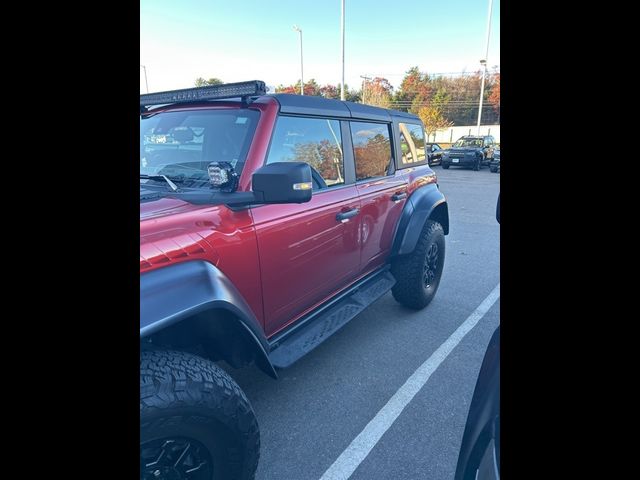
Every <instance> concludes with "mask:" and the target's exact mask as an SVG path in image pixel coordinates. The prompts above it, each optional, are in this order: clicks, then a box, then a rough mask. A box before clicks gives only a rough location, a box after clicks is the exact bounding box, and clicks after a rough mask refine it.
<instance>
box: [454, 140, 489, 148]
mask: <svg viewBox="0 0 640 480" xmlns="http://www.w3.org/2000/svg"><path fill="white" fill-rule="evenodd" d="M453 146H454V147H482V139H481V138H461V139H459V140H457V141H456V143H454V144H453Z"/></svg>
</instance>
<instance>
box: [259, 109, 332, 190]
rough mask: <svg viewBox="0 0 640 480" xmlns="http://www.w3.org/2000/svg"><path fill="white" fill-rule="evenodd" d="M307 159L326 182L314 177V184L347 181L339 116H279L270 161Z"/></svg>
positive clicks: (272, 141) (320, 185) (301, 160)
mask: <svg viewBox="0 0 640 480" xmlns="http://www.w3.org/2000/svg"><path fill="white" fill-rule="evenodd" d="M274 162H305V163H308V164H309V165H310V166H311V167H312V168H313V169H315V170H316V172H318V174H319V176H320V177H322V179H323V180H324V183H325V184H326V185H323V184H321V183H320V182H319V181H318V179H317V178H314V187H315V188H326V187H331V186H334V185H341V184H343V183H344V161H343V157H342V135H341V133H340V122H339V121H337V120H327V119H319V118H318V119H316V118H297V117H279V118H278V121H277V124H276V129H275V132H274V133H273V138H272V139H271V148H270V150H269V156H268V157H267V163H274Z"/></svg>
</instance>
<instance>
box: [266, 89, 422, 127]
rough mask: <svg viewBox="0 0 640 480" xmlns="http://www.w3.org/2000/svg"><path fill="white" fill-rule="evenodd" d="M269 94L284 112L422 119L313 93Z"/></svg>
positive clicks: (377, 118)
mask: <svg viewBox="0 0 640 480" xmlns="http://www.w3.org/2000/svg"><path fill="white" fill-rule="evenodd" d="M268 96H269V97H273V98H275V99H276V100H277V101H278V103H279V104H280V111H281V112H282V113H294V114H298V115H321V116H327V117H338V118H354V119H360V120H378V121H386V122H390V121H391V119H392V118H395V119H398V120H403V119H404V120H413V121H418V122H419V121H420V119H419V118H418V116H417V115H413V114H412V113H407V112H400V111H398V110H387V109H386V108H380V107H372V106H371V105H364V104H362V103H354V102H347V101H344V102H343V101H342V100H332V99H328V98H323V97H316V96H311V95H292V94H289V93H276V94H272V95H268Z"/></svg>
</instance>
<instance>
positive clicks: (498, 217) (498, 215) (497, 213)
mask: <svg viewBox="0 0 640 480" xmlns="http://www.w3.org/2000/svg"><path fill="white" fill-rule="evenodd" d="M496 220H497V221H498V223H500V194H498V205H496Z"/></svg>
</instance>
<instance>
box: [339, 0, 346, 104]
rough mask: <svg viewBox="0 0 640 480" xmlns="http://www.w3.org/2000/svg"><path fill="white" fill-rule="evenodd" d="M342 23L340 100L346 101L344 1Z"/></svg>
mask: <svg viewBox="0 0 640 480" xmlns="http://www.w3.org/2000/svg"><path fill="white" fill-rule="evenodd" d="M340 23H341V29H342V81H341V82H340V100H344V99H345V97H344V0H342V12H341V15H340Z"/></svg>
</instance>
